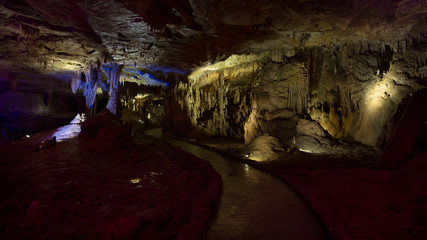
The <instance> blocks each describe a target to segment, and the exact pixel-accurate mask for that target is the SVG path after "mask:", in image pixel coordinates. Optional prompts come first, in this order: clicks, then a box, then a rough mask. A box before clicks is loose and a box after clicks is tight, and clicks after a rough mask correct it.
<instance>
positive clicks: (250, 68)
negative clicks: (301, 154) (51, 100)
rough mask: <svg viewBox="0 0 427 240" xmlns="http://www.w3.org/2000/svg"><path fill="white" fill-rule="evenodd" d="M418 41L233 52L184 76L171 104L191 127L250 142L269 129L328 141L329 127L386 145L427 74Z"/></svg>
mask: <svg viewBox="0 0 427 240" xmlns="http://www.w3.org/2000/svg"><path fill="white" fill-rule="evenodd" d="M417 44H418V43H417V42H416V41H414V42H407V41H400V42H390V43H384V42H380V41H364V42H353V43H347V44H342V45H330V46H323V47H306V48H297V47H295V48H293V47H287V48H277V49H273V50H270V51H268V52H266V53H263V54H258V55H241V56H234V55H233V56H232V57H230V58H229V59H227V60H226V61H223V62H221V63H216V64H213V65H210V66H207V67H204V68H200V69H198V70H196V71H194V72H193V73H192V74H190V75H189V77H188V79H186V80H182V81H180V82H179V83H177V84H176V86H175V87H174V93H175V97H174V104H175V107H174V108H171V107H170V108H169V109H168V108H166V111H167V112H168V111H172V110H171V109H174V110H173V111H174V113H170V112H169V115H170V116H173V115H174V114H175V115H176V114H181V115H186V116H187V118H188V119H187V120H185V121H187V122H185V121H184V120H183V119H184V118H185V117H184V116H181V117H180V119H181V120H179V121H176V122H175V125H177V124H180V123H184V122H185V124H186V125H187V127H185V128H184V129H185V130H186V131H194V129H197V131H199V132H204V133H206V134H209V135H222V136H234V137H238V138H242V139H244V140H245V142H246V143H249V142H250V141H251V140H252V139H253V138H255V137H257V136H260V135H262V134H268V135H272V136H274V137H276V138H278V139H279V140H281V141H282V142H284V143H287V144H292V142H293V141H295V138H296V143H297V145H298V142H299V143H301V144H302V143H303V142H307V138H310V139H311V140H310V141H313V142H317V143H318V144H321V143H322V140H321V139H324V137H325V136H326V135H327V134H326V133H325V132H324V131H323V129H324V130H326V131H327V133H329V134H330V135H331V136H332V137H334V138H337V139H342V140H355V141H358V142H361V143H364V144H367V145H370V146H383V145H384V141H387V138H388V135H389V131H390V129H391V128H393V125H395V124H396V123H393V122H390V121H391V119H393V115H394V114H396V112H397V108H398V105H399V103H400V102H401V101H402V99H404V98H405V97H408V96H409V95H410V93H413V92H416V91H417V90H419V89H420V88H422V85H420V83H422V81H423V80H421V79H422V78H424V77H426V76H427V60H426V57H427V55H426V53H425V52H423V50H422V48H420V47H419V46H418V45H417ZM169 105H172V104H171V103H170V104H169ZM177 108H179V109H178V110H177ZM188 125H191V127H189V126H188ZM320 126H321V127H320ZM175 127H176V126H175ZM181 130H182V129H181ZM181 134H185V131H184V132H182V131H181Z"/></svg>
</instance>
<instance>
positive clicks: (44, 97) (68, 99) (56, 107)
mask: <svg viewBox="0 0 427 240" xmlns="http://www.w3.org/2000/svg"><path fill="white" fill-rule="evenodd" d="M0 100H1V101H0V131H1V139H2V140H5V139H8V138H9V139H14V138H19V137H22V136H25V135H27V134H33V133H36V132H40V131H43V130H47V129H53V128H56V127H59V126H61V125H64V124H68V123H69V122H70V121H71V120H72V119H73V118H74V116H75V115H76V114H77V113H78V112H79V101H80V102H82V101H84V100H83V99H82V97H81V96H74V95H72V93H71V92H70V93H61V92H28V91H19V90H7V91H4V92H2V93H0Z"/></svg>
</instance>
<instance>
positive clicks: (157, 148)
mask: <svg viewBox="0 0 427 240" xmlns="http://www.w3.org/2000/svg"><path fill="white" fill-rule="evenodd" d="M40 139H41V138H40V136H34V137H31V138H25V139H20V140H16V141H9V142H6V143H2V144H1V145H0V153H1V154H0V155H1V157H0V158H1V160H0V187H1V192H2V193H1V194H0V239H134V238H135V239H176V238H177V236H180V237H181V238H183V239H191V238H192V237H194V236H197V235H199V234H200V232H201V229H202V227H203V226H204V225H205V223H206V221H207V220H208V219H209V217H210V214H211V213H212V212H213V205H212V203H215V202H217V201H218V199H219V194H220V190H221V179H220V176H219V175H218V174H217V173H216V172H215V171H214V170H213V168H212V167H211V166H210V165H209V164H208V163H206V162H205V161H203V160H200V159H198V158H195V157H194V156H192V155H190V154H187V153H185V152H183V151H181V150H179V149H177V148H174V147H171V146H168V145H164V144H160V143H158V141H157V143H156V141H151V140H149V139H147V140H146V141H145V143H142V144H138V145H134V146H129V147H127V148H126V149H123V148H118V147H117V148H116V147H114V146H112V145H111V144H110V145H109V144H106V143H104V142H103V140H101V139H76V138H75V139H70V140H67V141H62V142H58V143H57V144H56V145H55V146H53V147H50V148H47V149H45V150H38V151H34V150H33V147H34V146H36V145H37V144H38V143H40V142H39V140H40ZM103 146H104V147H103ZM105 146H108V147H107V149H106V147H105ZM172 199H173V200H172ZM201 209H203V210H201ZM195 216H197V217H195Z"/></svg>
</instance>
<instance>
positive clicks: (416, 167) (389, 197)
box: [189, 138, 427, 240]
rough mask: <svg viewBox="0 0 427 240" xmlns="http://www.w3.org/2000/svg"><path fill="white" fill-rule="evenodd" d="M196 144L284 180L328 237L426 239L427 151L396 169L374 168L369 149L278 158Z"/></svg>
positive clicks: (220, 142)
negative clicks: (259, 159)
mask: <svg viewBox="0 0 427 240" xmlns="http://www.w3.org/2000/svg"><path fill="white" fill-rule="evenodd" d="M189 141H190V142H194V143H197V144H199V145H202V146H204V147H207V148H209V149H211V150H214V151H217V152H220V153H222V154H225V155H227V156H229V157H233V158H234V159H236V160H237V161H241V162H244V163H247V164H249V165H251V166H254V167H256V168H258V169H261V170H263V171H265V172H269V173H271V174H273V175H275V176H277V177H279V178H280V179H282V180H283V181H285V182H287V183H288V184H290V185H291V186H292V187H293V188H294V189H295V190H296V191H297V192H298V193H299V194H300V195H302V196H303V198H304V199H305V200H306V201H307V202H308V203H309V204H310V205H311V207H312V208H313V209H314V210H315V211H316V212H317V214H318V215H319V216H320V218H321V219H322V220H323V221H324V222H325V224H326V225H327V227H328V230H329V232H330V234H331V236H332V238H333V239H345V240H347V239H354V240H356V239H384V240H386V239H413V240H416V239H427V184H425V183H426V182H427V152H424V153H421V154H419V155H417V156H416V157H415V158H414V159H412V160H411V161H410V162H409V163H407V164H406V165H405V166H403V167H402V168H400V169H399V170H396V171H385V170H379V169H375V162H376V161H377V160H378V157H379V156H378V154H377V153H376V152H375V151H372V149H370V148H366V149H364V150H363V146H357V149H362V151H361V152H357V151H353V152H351V153H349V154H348V155H337V154H309V153H305V152H300V151H294V152H291V153H281V155H280V157H279V159H278V160H274V161H263V162H257V161H253V160H250V159H246V158H245V157H244V152H242V151H243V149H244V145H243V143H240V142H239V141H237V140H233V139H223V138H212V139H209V140H197V141H192V140H189Z"/></svg>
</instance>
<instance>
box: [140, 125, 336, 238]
mask: <svg viewBox="0 0 427 240" xmlns="http://www.w3.org/2000/svg"><path fill="white" fill-rule="evenodd" d="M146 134H147V135H151V136H154V137H156V138H160V139H162V140H163V141H166V142H169V143H171V144H173V145H175V146H177V147H179V148H181V149H183V150H184V151H187V152H189V153H192V154H194V155H196V156H197V157H199V158H202V159H204V160H206V161H208V162H210V164H211V165H212V166H213V167H214V168H215V170H216V171H217V172H218V173H219V174H220V175H221V177H222V181H223V192H222V196H221V199H220V203H219V207H218V209H217V215H216V216H215V217H214V218H213V220H212V222H211V224H210V225H209V226H208V228H207V230H206V232H205V234H204V239H216V240H221V239H242V240H243V239H264V240H268V239H331V238H330V236H329V233H328V231H327V229H326V226H325V225H324V224H323V223H322V222H321V221H320V219H319V217H318V216H317V215H315V213H314V212H313V211H312V210H311V209H310V208H309V207H308V205H307V204H305V203H304V202H303V201H302V200H301V198H300V197H299V196H298V195H297V194H296V193H295V192H294V191H293V190H292V189H291V188H290V187H289V186H288V185H286V184H285V183H283V182H281V181H280V180H279V179H276V178H275V177H273V176H271V175H270V174H267V173H264V172H261V171H259V170H257V169H254V168H252V167H251V166H248V165H247V164H243V163H239V162H236V161H233V160H231V159H227V158H225V157H223V156H221V155H220V154H218V153H215V152H213V151H210V150H207V149H204V148H202V147H200V146H196V145H193V144H189V143H186V142H183V141H179V140H177V139H174V138H170V137H167V136H164V135H162V132H161V129H152V130H148V131H146Z"/></svg>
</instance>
